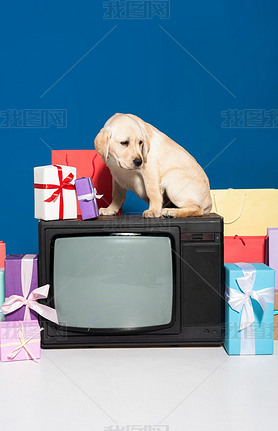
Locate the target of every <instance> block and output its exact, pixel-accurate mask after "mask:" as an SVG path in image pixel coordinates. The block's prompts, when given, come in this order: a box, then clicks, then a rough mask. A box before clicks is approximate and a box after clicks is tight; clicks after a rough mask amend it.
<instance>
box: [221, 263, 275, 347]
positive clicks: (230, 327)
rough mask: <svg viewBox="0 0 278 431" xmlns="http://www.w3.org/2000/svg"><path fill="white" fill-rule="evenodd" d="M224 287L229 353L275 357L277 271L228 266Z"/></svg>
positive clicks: (261, 266)
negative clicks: (275, 289)
mask: <svg viewBox="0 0 278 431" xmlns="http://www.w3.org/2000/svg"><path fill="white" fill-rule="evenodd" d="M238 265H239V266H238ZM225 283H226V303H225V341H224V347H225V349H226V351H227V353H228V354H229V355H244V354H247V355H248V354H249V355H250V354H256V355H271V354H273V327H274V283H275V271H274V270H273V269H271V268H269V267H268V266H267V265H265V264H263V263H253V264H242V263H238V264H234V263H229V264H225Z"/></svg>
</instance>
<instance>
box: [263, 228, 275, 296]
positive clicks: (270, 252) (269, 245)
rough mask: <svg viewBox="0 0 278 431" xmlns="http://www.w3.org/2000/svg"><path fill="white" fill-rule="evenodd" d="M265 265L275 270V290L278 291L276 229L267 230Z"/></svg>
mask: <svg viewBox="0 0 278 431" xmlns="http://www.w3.org/2000/svg"><path fill="white" fill-rule="evenodd" d="M265 260H266V264H267V265H268V266H270V268H272V269H275V289H276V290H277V289H278V228H277V227H269V228H267V238H266V259H265Z"/></svg>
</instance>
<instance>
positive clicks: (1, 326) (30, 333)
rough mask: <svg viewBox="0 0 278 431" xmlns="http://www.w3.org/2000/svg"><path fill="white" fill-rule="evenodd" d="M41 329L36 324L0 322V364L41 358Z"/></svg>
mask: <svg viewBox="0 0 278 431" xmlns="http://www.w3.org/2000/svg"><path fill="white" fill-rule="evenodd" d="M40 333H41V329H40V327H39V324H38V322H36V321H34V320H25V321H24V322H21V321H20V322H0V359H1V361H2V362H14V361H23V360H26V359H32V360H34V361H36V362H37V359H39V358H40V356H41V346H40V340H41V336H40Z"/></svg>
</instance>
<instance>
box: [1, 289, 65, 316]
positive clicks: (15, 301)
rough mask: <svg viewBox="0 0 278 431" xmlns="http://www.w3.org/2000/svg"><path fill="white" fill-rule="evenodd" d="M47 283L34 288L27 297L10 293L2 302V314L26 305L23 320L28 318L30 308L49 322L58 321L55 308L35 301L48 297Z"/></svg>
mask: <svg viewBox="0 0 278 431" xmlns="http://www.w3.org/2000/svg"><path fill="white" fill-rule="evenodd" d="M49 287H50V286H49V284H46V285H45V286H42V287H38V288H37V289H34V290H33V291H32V292H31V293H30V295H29V296H28V298H25V297H24V296H19V295H11V296H10V297H9V298H7V299H6V301H5V302H4V304H3V305H2V307H1V311H2V313H3V314H9V313H12V312H13V311H15V310H18V309H19V308H21V307H23V306H24V305H25V306H26V308H25V313H24V319H23V320H30V319H31V315H30V309H31V310H34V311H36V313H38V314H40V316H42V317H44V318H45V319H47V320H51V322H54V323H58V317H57V313H56V310H55V309H54V308H51V307H47V305H43V304H40V303H39V302H37V300H38V299H45V298H47V297H48V292H49Z"/></svg>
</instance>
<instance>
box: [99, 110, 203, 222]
mask: <svg viewBox="0 0 278 431" xmlns="http://www.w3.org/2000/svg"><path fill="white" fill-rule="evenodd" d="M127 142H128V145H127ZM123 143H124V144H123ZM95 148H96V150H97V151H98V153H99V154H100V155H101V156H102V158H103V160H104V162H105V163H106V164H107V166H108V167H109V169H110V171H111V174H112V176H113V200H112V203H111V204H110V205H109V207H108V208H100V214H101V215H114V214H116V213H117V212H118V211H119V209H120V208H121V206H122V205H123V203H124V201H125V195H126V190H132V191H133V192H134V193H136V195H137V196H139V197H140V198H142V199H144V200H145V201H147V202H148V203H149V209H147V210H146V211H144V213H143V216H144V217H148V218H154V217H162V216H164V217H189V216H201V215H203V214H208V213H209V212H210V210H211V197H210V187H209V181H208V178H207V176H206V174H205V172H204V171H203V169H202V168H201V166H200V165H199V164H198V163H197V162H196V160H195V159H194V158H193V157H192V156H191V155H190V154H189V153H188V152H187V151H186V150H185V149H184V148H182V147H181V146H180V145H178V144H177V143H176V142H174V141H172V139H170V138H169V137H168V136H166V135H165V134H164V133H162V132H160V131H159V130H157V129H156V128H155V127H153V126H152V125H150V124H148V123H146V122H145V121H143V120H141V119H140V118H139V117H136V116H135V115H132V114H115V115H113V117H111V118H110V119H109V120H108V121H107V122H106V123H105V125H104V127H103V129H101V131H100V132H99V134H98V135H97V137H96V139H95ZM140 159H142V164H141V166H138V167H136V166H135V164H134V160H135V161H136V160H140ZM169 205H170V206H171V205H172V208H171V207H170V208H169ZM165 206H167V207H165Z"/></svg>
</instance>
